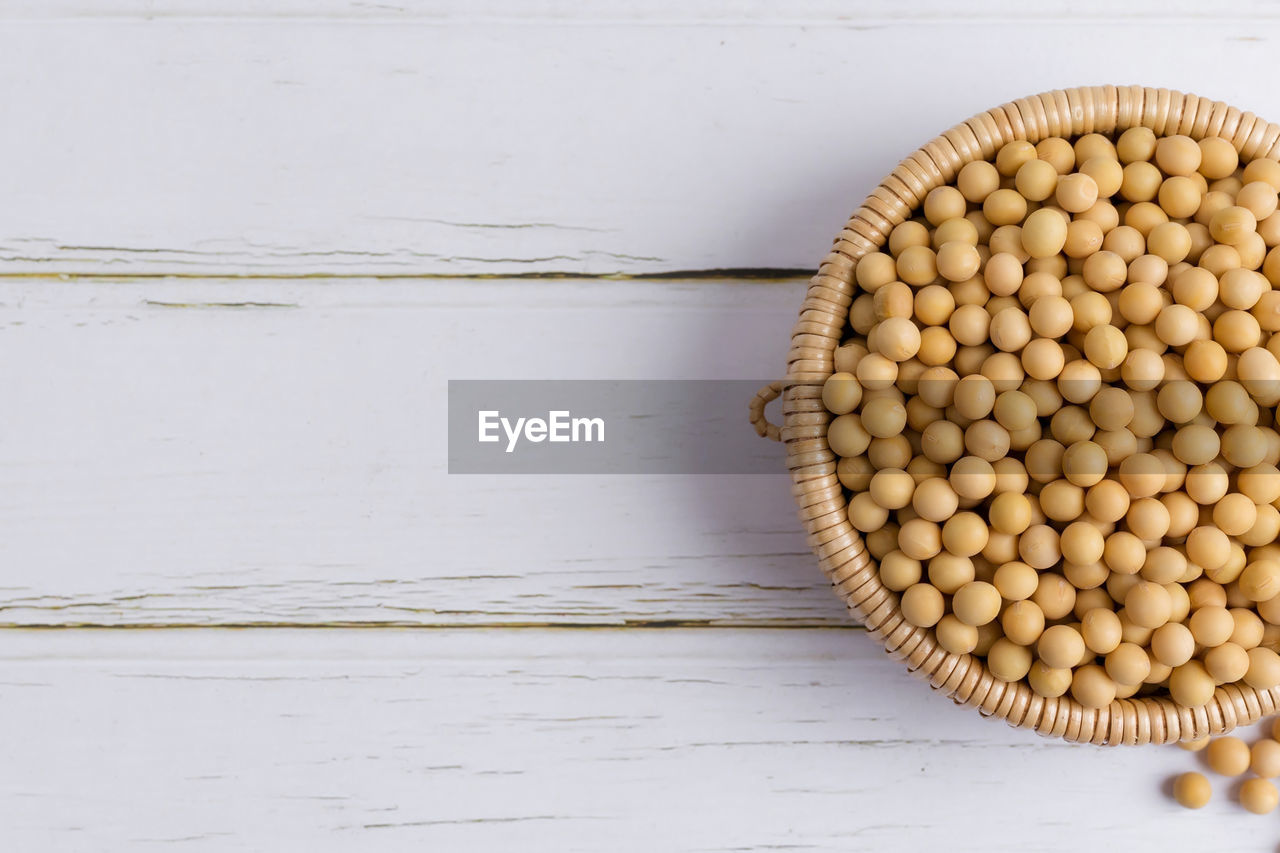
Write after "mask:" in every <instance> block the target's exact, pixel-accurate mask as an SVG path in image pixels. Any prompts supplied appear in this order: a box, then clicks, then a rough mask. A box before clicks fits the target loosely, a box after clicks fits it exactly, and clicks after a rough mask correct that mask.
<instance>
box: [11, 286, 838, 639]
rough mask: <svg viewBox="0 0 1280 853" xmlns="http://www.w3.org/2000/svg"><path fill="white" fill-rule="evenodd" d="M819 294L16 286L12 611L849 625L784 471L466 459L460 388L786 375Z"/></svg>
mask: <svg viewBox="0 0 1280 853" xmlns="http://www.w3.org/2000/svg"><path fill="white" fill-rule="evenodd" d="M803 287H804V282H802V281H795V280H791V281H783V282H742V281H721V282H715V281H698V282H682V281H671V282H658V281H651V282H622V281H619V282H603V283H601V282H584V281H547V282H541V283H539V284H538V286H537V287H533V288H531V287H529V286H528V283H527V282H519V281H516V282H511V281H483V282H480V281H468V282H445V281H441V282H433V283H431V284H429V285H427V284H424V283H422V282H403V281H386V280H383V281H375V280H367V281H308V282H294V283H282V282H254V281H237V280H224V281H174V282H166V281H141V282H127V281H118V282H97V283H86V282H77V283H75V284H66V285H60V284H57V283H48V282H39V281H26V280H14V279H10V280H6V281H4V282H0V352H3V354H4V363H5V364H7V365H8V367H7V368H5V369H4V370H0V399H2V400H4V401H5V403H4V410H3V415H2V416H0V459H3V471H4V483H5V486H6V487H5V488H4V489H3V490H2V491H0V530H3V531H4V535H3V536H0V563H3V565H4V566H5V571H4V579H3V581H0V624H8V625H14V624H18V625H46V624H53V625H67V624H73V625H75V624H80V625H83V624H94V625H121V624H152V625H154V624H165V625H174V624H179V625H204V624H260V623H272V624H275V623H289V624H299V623H301V624H328V623H335V622H342V623H396V624H414V625H453V624H511V623H515V624H527V623H533V624H549V623H550V624H559V623H577V624H583V623H590V624H628V623H652V622H664V623H667V622H694V623H716V624H770V625H772V624H786V625H796V624H799V625H812V624H837V625H842V624H847V620H846V616H845V614H844V611H843V608H842V607H841V606H840V604H839V603H838V601H837V600H836V599H835V597H834V596H833V595H832V594H831V592H830V591H829V589H828V588H827V584H826V581H825V579H824V578H823V577H822V575H821V573H820V572H819V571H818V569H817V563H816V559H815V558H814V557H813V556H812V554H811V553H810V552H809V550H808V548H807V547H806V546H805V544H804V541H803V537H802V535H801V533H800V526H799V523H798V522H797V520H796V516H795V508H794V505H793V503H792V500H791V497H790V493H789V480H788V479H787V478H786V476H785V475H784V474H781V473H780V474H779V475H777V476H750V477H741V476H688V477H679V476H653V475H647V476H617V477H605V476H523V477H514V476H513V477H502V476H473V477H467V476H450V475H448V474H447V473H446V467H445V460H446V453H445V449H446V435H445V417H444V414H445V407H446V397H445V395H446V381H447V380H448V379H451V378H455V379H456V378H472V379H474V378H603V379H608V378H620V379H628V378H633V379H634V378H748V379H749V378H764V379H767V378H768V377H770V376H772V375H774V373H775V371H776V370H778V369H780V366H781V365H782V363H783V360H784V356H785V352H786V348H787V344H788V338H789V332H790V326H791V323H792V318H793V317H794V316H795V311H796V310H797V309H798V306H799V303H800V301H801V293H802V290H803ZM744 397H745V395H744ZM729 417H730V418H731V419H732V421H733V422H737V421H738V420H739V419H740V420H741V425H742V426H741V428H742V430H743V431H744V432H743V434H744V436H749V437H750V438H752V439H754V436H753V435H750V427H749V426H748V425H747V423H746V399H745V398H744V399H743V400H742V401H741V411H739V409H738V407H737V403H736V401H735V405H734V409H733V411H732V413H731V414H730V415H729ZM778 470H779V471H780V472H782V471H783V470H784V468H783V465H782V461H781V456H779V466H778Z"/></svg>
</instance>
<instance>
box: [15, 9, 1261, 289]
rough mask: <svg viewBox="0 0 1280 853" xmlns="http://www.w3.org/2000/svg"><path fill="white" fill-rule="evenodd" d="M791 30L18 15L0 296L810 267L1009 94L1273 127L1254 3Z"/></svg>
mask: <svg viewBox="0 0 1280 853" xmlns="http://www.w3.org/2000/svg"><path fill="white" fill-rule="evenodd" d="M777 8H778V7H775V6H772V5H769V6H766V5H764V4H759V3H751V4H745V5H743V4H730V3H725V2H701V3H693V4H676V3H673V2H666V3H661V4H657V5H655V6H654V7H653V8H652V9H647V10H645V11H636V10H635V9H634V8H632V5H631V4H621V3H610V4H603V5H601V6H598V7H597V6H596V5H595V4H591V5H589V6H584V5H581V4H576V3H563V2H562V3H555V2H541V3H535V4H530V5H529V6H528V7H526V6H524V5H523V4H518V3H514V2H493V0H489V2H485V3H482V4H476V5H474V6H473V5H471V4H460V3H457V2H452V3H449V2H422V3H412V2H411V3H407V4H386V5H384V4H358V3H353V2H337V0H331V2H327V3H325V4H322V5H320V6H318V7H316V8H315V9H313V10H312V9H308V4H303V3H296V2H279V3H271V4H265V5H259V4H244V3H240V4H235V5H231V6H228V7H226V8H225V9H223V8H221V7H220V6H219V5H218V4H213V3H209V2H206V0H201V2H193V3H182V2H156V3H142V2H114V3H110V4H107V5H105V6H103V7H102V8H98V7H96V6H95V5H90V4H85V3H83V2H79V0H77V2H63V3H60V4H58V5H56V6H46V5H45V4H34V3H20V4H16V5H15V6H14V7H13V8H11V9H10V8H7V7H6V10H0V74H3V75H4V77H5V79H10V80H15V81H19V80H20V81H22V84H21V86H18V85H14V86H13V87H12V88H11V90H10V92H9V96H8V100H7V105H8V108H9V110H10V113H11V114H13V115H15V116H20V119H21V127H22V132H21V133H10V134H4V135H3V137H0V158H2V159H3V161H4V162H6V163H10V164H14V167H13V168H10V169H6V170H5V172H4V174H3V176H0V192H2V193H3V196H4V198H5V199H6V202H7V203H6V204H5V206H4V209H3V210H2V211H0V235H2V236H0V274H29V273H33V272H34V273H42V272H78V273H89V274H162V273H173V274H181V275H208V274H266V275H308V274H328V275H354V276H363V275H392V276H396V275H459V274H489V273H499V274H506V273H526V272H556V271H559V272H573V273H588V274H606V273H617V272H622V273H646V272H660V271H670V270H700V269H720V268H788V269H795V268H798V269H808V268H811V267H813V265H814V264H816V262H817V261H818V259H819V258H821V257H822V255H823V254H824V252H825V250H826V247H827V246H828V245H829V244H830V240H831V239H832V237H833V236H834V235H835V233H836V232H837V230H838V229H839V227H840V226H841V225H842V224H843V223H844V221H845V219H846V217H847V216H848V214H849V212H850V211H851V210H853V209H854V208H855V207H856V205H857V204H858V202H859V201H860V200H861V199H862V197H863V196H864V194H865V193H866V192H867V191H868V190H869V189H870V188H871V187H873V186H874V185H875V183H876V182H877V180H878V179H879V178H880V177H881V176H882V175H884V174H885V173H887V172H888V171H889V169H890V168H891V167H892V166H893V165H894V164H895V163H896V162H897V161H898V159H900V158H901V157H902V156H904V155H906V154H908V153H909V152H910V151H911V150H913V149H914V148H915V146H917V145H918V144H920V143H921V142H923V141H925V140H927V139H929V138H932V136H934V135H935V134H936V133H937V132H939V131H941V130H942V129H944V128H946V127H949V126H951V125H952V124H954V123H955V122H957V121H959V120H962V119H963V118H965V117H967V116H969V115H971V114H973V113H975V112H978V111H980V110H983V109H986V108H988V107H991V106H994V105H996V104H999V103H1001V102H1004V101H1007V100H1009V99H1011V98H1015V97H1019V96H1022V95H1025V94H1029V93H1032V92H1037V91H1042V90H1047V89H1053V88H1058V87H1063V86H1071V85H1083V84H1089V83H1099V82H1114V83H1121V84H1127V83H1143V84H1147V85H1161V86H1167V87H1170V88H1180V89H1184V90H1188V91H1195V92H1198V93H1200V94H1204V95H1207V96H1212V97H1214V98H1218V99H1222V100H1226V101H1228V102H1231V103H1233V104H1235V105H1237V106H1239V107H1241V108H1242V109H1249V110H1253V111H1255V112H1257V113H1259V114H1261V115H1264V116H1268V117H1271V118H1275V117H1277V116H1280V95H1277V93H1276V91H1275V89H1274V87H1272V86H1271V85H1270V83H1269V80H1270V77H1271V74H1270V72H1271V69H1272V66H1273V56H1274V49H1275V44H1276V40H1277V37H1278V36H1280V16H1278V15H1277V13H1276V7H1275V6H1274V4H1272V3H1268V2H1265V1H1264V0H1253V2H1249V3H1243V4H1235V5H1233V6H1232V7H1231V10H1230V11H1229V12H1224V11H1223V10H1222V9H1221V8H1220V7H1213V8H1212V9H1211V7H1208V6H1202V5H1200V6H1198V5H1195V4H1190V3H1185V2H1184V3H1179V4H1176V5H1173V6H1168V5H1167V4H1157V3H1154V2H1147V1H1146V0H1144V2H1141V3H1138V4H1136V5H1129V4H1107V3H1102V2H1091V3H1087V4H1066V3H1061V2H1058V3H1051V4H1043V5H1041V4H1018V3H1013V2H1008V1H1007V0H1000V2H988V3H976V4H965V6H964V7H963V8H962V9H961V8H959V7H956V6H954V5H953V4H949V3H944V2H942V0H930V2H928V3H925V4H891V3H887V2H876V3H872V4H857V5H856V6H847V5H837V4H834V3H831V2H816V0H814V1H813V2H806V3H803V4H799V5H797V6H796V7H794V8H790V7H788V10H787V11H781V12H780V11H777ZM1153 19H1158V29H1155V28H1154V26H1155V25H1156V24H1155V22H1153ZM1135 45H1141V46H1142V49H1141V50H1135V49H1134V47H1135ZM926 58H927V60H928V61H923V60H924V59H926ZM33 68H38V69H40V73H39V74H34V73H31V69H33ZM868 69H876V70H877V72H876V73H875V74H874V75H873V76H874V81H873V83H872V84H871V85H868V82H869V77H868V74H867V70H868Z"/></svg>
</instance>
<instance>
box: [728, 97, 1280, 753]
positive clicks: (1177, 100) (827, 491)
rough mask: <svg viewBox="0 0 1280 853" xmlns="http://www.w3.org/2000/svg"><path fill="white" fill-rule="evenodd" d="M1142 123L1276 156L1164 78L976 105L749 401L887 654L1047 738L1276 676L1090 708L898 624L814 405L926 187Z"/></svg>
mask: <svg viewBox="0 0 1280 853" xmlns="http://www.w3.org/2000/svg"><path fill="white" fill-rule="evenodd" d="M1138 126H1144V127H1148V128H1150V129H1151V130H1152V131H1154V132H1155V133H1156V135H1157V136H1166V135H1172V134H1186V135H1187V136H1190V137H1192V138H1194V139H1201V138H1203V137H1206V136H1219V137H1222V138H1224V139H1226V140H1228V141H1230V142H1231V143H1232V144H1233V145H1234V146H1235V147H1236V149H1237V150H1238V151H1239V152H1240V156H1241V160H1242V161H1247V160H1251V159H1256V158H1260V157H1268V158H1271V159H1280V125H1276V124H1271V123H1269V122H1266V121H1263V120H1262V119H1260V118H1258V117H1257V116H1255V115H1254V114H1253V113H1248V112H1241V111H1240V110H1238V109H1236V108H1235V107H1232V106H1228V105H1227V104H1224V103H1222V102H1220V101H1211V100H1208V99H1206V98H1201V97H1198V96H1196V95H1188V94H1183V93H1181V92H1175V91H1171V90H1169V89H1150V88H1143V87H1141V86H1124V87H1117V86H1093V87H1087V88H1077V89H1067V90H1062V91H1053V92H1046V93H1044V94H1040V95H1035V96H1032V97H1027V98H1021V99H1019V100H1016V101H1013V102H1012V103H1007V104H1004V105H1003V106H999V107H996V108H995V109H991V110H988V111H986V112H984V113H982V114H980V115H977V116H974V117H973V118H971V119H969V120H968V121H965V122H964V123H962V124H958V125H956V126H955V127H953V128H951V129H950V130H948V131H947V132H945V133H943V134H942V135H941V136H939V137H938V138H936V139H934V140H933V141H932V142H929V143H928V144H926V145H925V146H924V147H922V148H920V149H919V150H918V151H916V152H915V153H914V154H912V155H911V156H909V157H908V158H907V159H905V160H903V161H902V162H901V163H900V164H899V165H898V167H897V168H896V169H894V170H893V173H892V174H890V175H889V176H888V177H886V178H885V179H884V181H882V182H881V184H880V186H878V187H876V189H875V190H873V191H872V193H871V194H870V195H869V196H868V197H867V199H866V201H864V202H863V203H862V206H861V207H860V208H859V209H858V210H857V212H855V213H854V214H853V216H852V217H851V218H850V219H849V222H848V224H847V225H845V227H844V229H843V230H842V231H841V232H840V234H839V236H838V237H837V238H836V240H835V245H834V246H833V248H832V250H831V253H830V254H828V255H827V256H826V257H825V258H824V259H823V261H822V264H821V266H820V267H819V269H818V274H817V275H815V276H814V277H813V280H812V283H811V284H810V286H809V290H808V292H807V294H806V296H805V300H804V304H803V306H802V307H801V309H800V318H799V321H798V322H797V323H796V325H795V328H794V330H793V333H792V337H791V349H790V351H789V353H788V355H787V374H786V375H787V379H786V382H785V388H783V387H782V386H783V384H782V383H775V384H774V385H773V386H770V387H769V388H766V389H763V390H762V391H761V393H760V395H759V396H757V397H756V398H755V399H754V400H753V401H752V407H751V408H752V420H753V421H754V422H755V424H756V428H757V431H758V432H760V433H761V434H762V435H768V436H769V437H775V435H776V437H778V438H780V439H781V440H782V441H783V442H784V443H785V447H786V456H787V467H788V468H789V469H790V472H791V476H792V481H793V486H792V493H793V495H794V496H795V499H796V502H797V504H798V505H799V508H800V519H801V521H802V522H803V524H804V528H805V531H806V533H807V534H808V542H809V545H810V546H811V547H812V548H813V549H814V551H815V553H817V555H818V558H819V562H820V564H821V566H822V569H823V571H825V572H826V573H827V575H828V576H829V577H830V578H831V582H832V584H833V585H834V587H835V589H836V591H837V592H838V593H839V595H840V597H841V598H843V599H844V601H845V602H846V604H847V605H848V606H849V609H850V610H851V611H853V613H854V615H855V616H857V617H858V618H859V619H860V620H861V621H862V622H863V624H864V625H865V626H866V628H867V631H868V632H869V633H870V634H871V636H873V637H874V638H875V639H876V640H877V641H879V642H880V643H881V644H882V645H883V646H884V648H885V650H886V651H888V653H889V654H890V655H891V656H892V657H893V658H895V659H897V660H900V661H903V662H905V663H906V665H907V667H908V669H909V670H910V671H911V672H913V673H915V674H916V675H917V676H919V677H920V678H922V679H924V680H926V681H928V682H929V684H930V685H931V686H932V687H934V688H935V689H937V690H941V691H943V692H944V693H945V694H946V695H947V696H950V697H952V698H953V699H954V700H955V701H956V702H957V703H959V704H962V705H967V706H970V707H973V708H977V709H979V711H980V712H981V713H982V714H984V715H988V716H993V717H999V718H1001V719H1004V720H1006V721H1008V723H1009V724H1010V725H1013V726H1016V727H1019V728H1029V729H1034V730H1035V731H1037V732H1039V733H1041V734H1043V735H1047V736H1051V737H1061V738H1063V739H1065V740H1068V741H1079V742H1088V743H1094V744H1105V745H1115V744H1144V743H1172V742H1175V741H1179V740H1189V739H1195V738H1200V737H1204V736H1205V735H1209V734H1218V733H1221V732H1225V731H1228V730H1230V729H1232V728H1234V727H1236V726H1239V725H1244V724H1247V723H1251V722H1254V721H1256V720H1258V719H1260V718H1261V717H1263V716H1266V715H1268V714H1271V713H1274V712H1275V711H1276V710H1277V709H1278V708H1280V688H1275V689H1272V690H1255V689H1253V688H1250V687H1247V686H1244V685H1234V684H1233V685H1224V686H1221V687H1219V688H1218V689H1217V690H1216V691H1215V693H1214V697H1213V700H1212V701H1211V702H1210V703H1209V704H1208V705H1206V706H1204V707H1202V708H1186V707H1182V706H1180V705H1178V704H1176V703H1175V702H1173V701H1172V700H1171V699H1169V698H1167V697H1160V698H1151V697H1148V698H1133V699H1120V700H1116V701H1115V702H1112V703H1111V705H1110V706H1108V707H1106V708H1102V709H1098V710H1094V709H1088V708H1085V707H1084V706H1082V705H1080V704H1079V703H1078V702H1076V701H1075V700H1073V699H1071V698H1070V696H1069V695H1068V696H1064V697H1061V698H1058V699H1045V698H1043V697H1041V696H1038V695H1036V694H1035V693H1034V692H1033V691H1032V690H1031V688H1030V687H1029V686H1028V685H1027V684H1026V683H1025V682H1021V681H1020V682H1016V683H1006V682H1003V681H1000V680H998V679H996V678H995V677H994V676H992V674H991V672H990V671H989V670H988V669H987V667H986V665H985V663H984V662H983V661H982V660H981V659H979V658H976V657H974V656H973V655H968V654H964V655H957V654H952V653H950V652H947V651H945V650H944V649H943V648H942V647H940V646H939V645H938V643H937V641H936V638H935V636H934V632H933V631H932V629H921V628H916V627H914V626H912V625H910V624H908V623H907V622H906V620H905V619H904V618H903V616H902V613H901V611H900V610H899V608H898V601H897V596H896V595H895V594H894V593H892V592H890V591H889V590H888V589H886V588H885V587H884V586H883V585H881V583H880V579H879V575H878V572H877V567H876V564H875V561H874V560H873V559H872V557H871V555H870V554H869V553H867V550H866V548H865V546H864V545H863V542H862V539H861V537H860V536H859V535H858V532H857V531H856V530H854V528H853V527H852V526H851V525H850V524H849V520H848V518H847V516H846V501H845V497H844V492H843V489H842V487H841V485H840V482H839V480H837V479H836V462H837V461H838V459H837V457H836V455H835V454H834V453H832V452H831V448H830V447H829V446H828V444H827V438H826V431H827V424H828V422H829V421H830V420H831V415H830V414H829V413H828V412H827V411H826V409H825V408H824V406H823V404H822V385H823V383H824V382H825V381H826V379H827V377H828V376H830V375H831V374H832V372H833V371H834V364H833V353H834V351H835V348H836V347H837V346H839V345H840V341H841V337H842V335H843V332H844V329H845V326H846V324H847V320H848V312H849V306H850V304H851V303H852V301H853V291H854V285H853V270H854V265H855V264H856V262H857V261H858V259H859V258H861V257H862V256H863V255H865V254H867V253H868V252H874V251H876V250H878V249H879V248H880V247H881V246H882V245H884V243H885V241H886V240H887V239H888V235H889V232H890V231H891V230H892V229H893V227H894V226H895V225H897V224H898V223H900V222H903V221H904V220H906V219H907V218H908V217H909V216H910V215H911V212H912V210H913V209H915V208H916V207H918V206H919V205H920V204H921V203H922V202H923V199H924V197H925V195H926V194H927V193H928V192H929V191H930V190H931V189H933V188H935V187H938V186H941V185H943V184H946V183H948V182H950V181H952V180H953V179H954V178H955V176H956V173H957V172H958V171H959V170H960V168H961V167H962V166H963V165H964V164H966V163H968V162H970V161H972V160H990V159H992V158H993V157H994V156H995V153H996V151H997V150H999V148H1000V147H1001V146H1002V145H1004V144H1005V143H1007V142H1011V141H1013V140H1018V139H1025V140H1028V141H1030V142H1033V143H1034V142H1038V141H1039V140H1041V139H1043V138H1045V137H1049V136H1063V137H1071V136H1077V135H1080V134H1085V133H1093V132H1097V133H1107V134H1110V133H1113V132H1120V131H1123V130H1126V129H1128V128H1130V127H1138ZM779 390H781V391H782V397H783V406H782V408H783V423H782V427H781V428H780V429H778V428H777V427H774V426H773V425H771V424H767V423H766V422H765V421H764V419H763V408H764V404H765V403H766V402H767V401H768V400H769V399H770V398H771V397H773V396H775V395H776V394H777V392H778V391H779Z"/></svg>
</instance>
